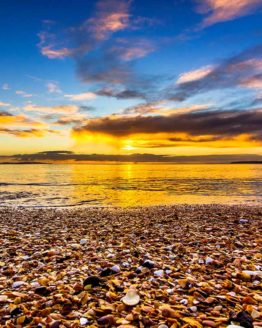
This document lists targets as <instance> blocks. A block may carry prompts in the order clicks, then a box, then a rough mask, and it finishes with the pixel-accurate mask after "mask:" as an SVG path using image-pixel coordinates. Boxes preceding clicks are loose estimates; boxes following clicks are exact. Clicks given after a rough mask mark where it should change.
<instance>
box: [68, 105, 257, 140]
mask: <svg viewBox="0 0 262 328" xmlns="http://www.w3.org/2000/svg"><path fill="white" fill-rule="evenodd" d="M261 126H262V110H242V111H240V110H228V111H199V112H197V111H196V112H190V113H180V114H175V113H174V114H171V115H169V116H163V115H156V116H141V115H139V116H134V117H132V116H131V117H130V116H129V117H126V116H114V117H112V116H108V117H102V118H97V119H90V120H88V121H87V124H86V125H84V126H79V127H76V128H74V132H75V133H104V134H109V135H112V136H115V137H122V136H128V135H132V134H155V133H187V134H188V135H191V136H204V135H214V136H219V137H221V138H224V137H227V138H230V137H235V136H238V135H240V134H252V136H253V137H254V138H256V139H258V140H262V133H261Z"/></svg>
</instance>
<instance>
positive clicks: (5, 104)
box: [0, 101, 10, 107]
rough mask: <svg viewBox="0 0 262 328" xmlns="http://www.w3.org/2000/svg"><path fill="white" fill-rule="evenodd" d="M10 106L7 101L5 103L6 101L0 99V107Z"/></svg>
mask: <svg viewBox="0 0 262 328" xmlns="http://www.w3.org/2000/svg"><path fill="white" fill-rule="evenodd" d="M8 106H10V104H9V103H6V102H3V101H0V107H8Z"/></svg>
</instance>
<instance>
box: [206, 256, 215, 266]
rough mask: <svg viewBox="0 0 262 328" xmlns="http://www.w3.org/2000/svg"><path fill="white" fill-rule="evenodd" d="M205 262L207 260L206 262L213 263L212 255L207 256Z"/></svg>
mask: <svg viewBox="0 0 262 328" xmlns="http://www.w3.org/2000/svg"><path fill="white" fill-rule="evenodd" d="M205 262H206V264H211V263H213V262H214V259H212V258H211V257H207V258H206V260H205Z"/></svg>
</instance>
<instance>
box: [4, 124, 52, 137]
mask: <svg viewBox="0 0 262 328" xmlns="http://www.w3.org/2000/svg"><path fill="white" fill-rule="evenodd" d="M0 133H2V134H9V135H13V136H15V137H19V138H32V137H37V138H42V137H44V136H45V135H46V134H54V133H55V134H57V133H58V132H57V131H54V130H46V129H26V130H22V129H21V130H17V129H6V128H1V127H0Z"/></svg>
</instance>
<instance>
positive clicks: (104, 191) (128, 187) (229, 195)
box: [0, 164, 262, 206]
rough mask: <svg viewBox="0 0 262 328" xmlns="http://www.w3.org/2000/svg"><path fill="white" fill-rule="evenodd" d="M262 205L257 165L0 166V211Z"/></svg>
mask: <svg viewBox="0 0 262 328" xmlns="http://www.w3.org/2000/svg"><path fill="white" fill-rule="evenodd" d="M261 200H262V165H249V164H247V165H246V164H245V165H243V164H242V165H230V164H225V165H214V164H211V165H206V164H199V165H198V164H197V165H195V164H192V165H190V164H188V165H181V164H178V165H177V164H115V165H114V164H109V165H107V164H105V165H101V164H91V165H87V164H79V165H0V205H1V206H6V205H23V206H74V205H77V206H79V205H102V206H109V205H120V206H138V205H157V204H175V203H189V204H193V203H203V204H206V203H246V204H258V203H260V202H261Z"/></svg>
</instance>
